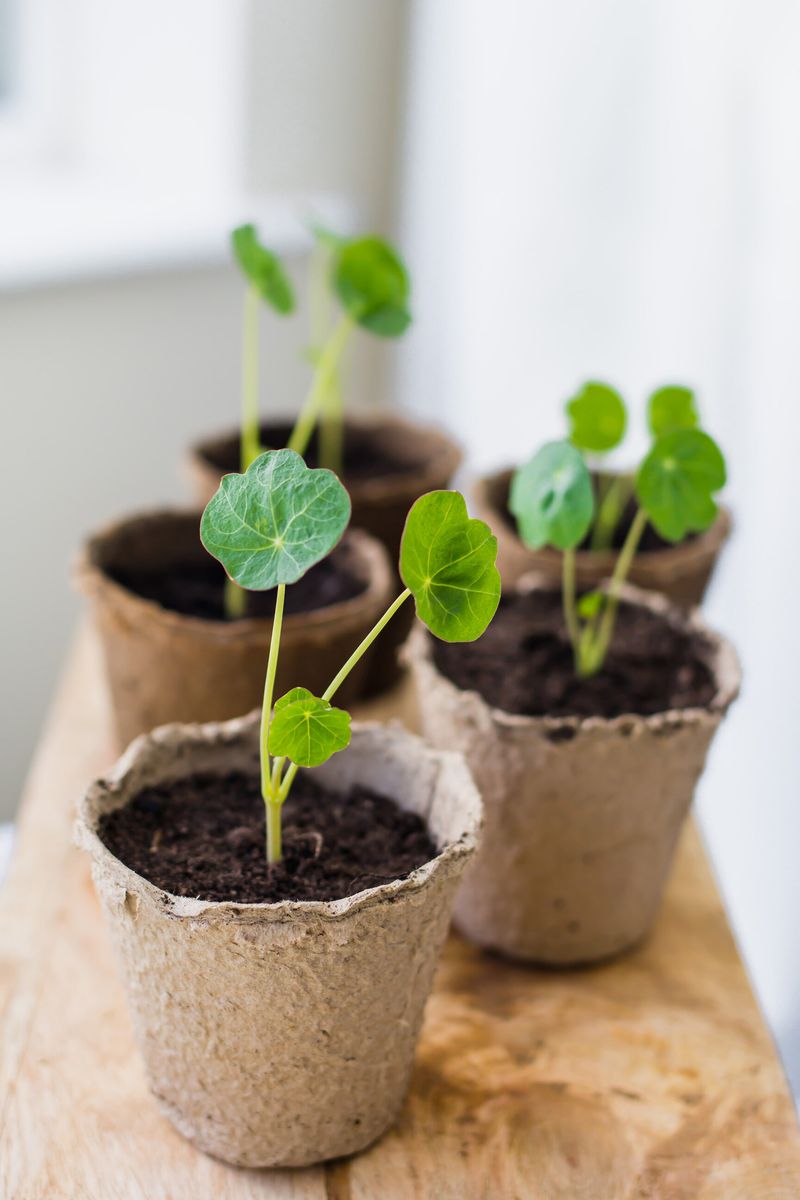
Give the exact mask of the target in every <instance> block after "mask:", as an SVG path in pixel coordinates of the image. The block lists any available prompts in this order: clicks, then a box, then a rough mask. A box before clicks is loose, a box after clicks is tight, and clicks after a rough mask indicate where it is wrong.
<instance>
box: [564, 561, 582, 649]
mask: <svg viewBox="0 0 800 1200" xmlns="http://www.w3.org/2000/svg"><path fill="white" fill-rule="evenodd" d="M561 579H562V582H561V601H562V604H563V606H564V622H565V624H566V626H567V633H568V634H569V640H570V642H571V643H572V653H573V655H574V657H575V666H576V668H577V666H578V661H579V650H580V640H581V627H580V623H579V621H578V613H577V610H576V608H575V548H574V546H571V547H570V548H569V550H565V551H564V552H563V554H562V555H561Z"/></svg>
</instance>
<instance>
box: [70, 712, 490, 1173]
mask: <svg viewBox="0 0 800 1200" xmlns="http://www.w3.org/2000/svg"><path fill="white" fill-rule="evenodd" d="M258 732H259V726H258V719H257V717H256V716H255V715H253V716H251V717H248V718H243V719H239V720H235V721H230V722H228V723H225V724H207V725H194V726H179V725H172V726H167V727H165V728H162V729H159V730H156V731H155V732H154V733H152V734H150V735H149V736H147V737H144V738H140V739H138V740H137V741H136V742H134V744H133V745H132V746H131V747H130V748H129V749H128V751H127V752H126V754H125V755H124V756H123V758H122V759H121V760H120V761H119V763H118V764H117V766H116V767H115V768H114V769H113V771H112V772H111V774H110V775H109V776H108V777H107V778H105V779H102V780H100V781H98V782H96V783H94V784H93V785H92V786H91V787H90V789H89V791H88V793H87V795H86V797H85V798H84V800H83V802H82V804H81V807H80V812H79V817H78V824H77V838H78V841H79V843H80V844H81V845H82V846H84V847H85V848H86V849H87V850H88V851H89V853H90V855H91V859H92V873H93V877H94V881H95V886H96V889H97V892H98V894H99V896H100V900H101V903H102V906H103V908H104V910H105V914H106V918H107V921H108V924H109V926H110V929H111V933H112V937H113V941H114V944H115V947H116V951H117V954H118V957H119V961H120V964H121V969H122V974H123V977H124V980H125V984H126V987H127V990H128V997H129V1003H130V1008H131V1012H132V1015H133V1024H134V1030H135V1034H136V1038H137V1041H138V1044H139V1046H140V1048H141V1051H142V1054H143V1057H144V1060H145V1064H146V1068H147V1074H148V1078H149V1082H150V1086H151V1088H152V1090H153V1092H154V1094H155V1096H156V1098H157V1100H158V1102H159V1104H160V1106H161V1108H162V1109H163V1110H164V1112H165V1113H166V1114H167V1116H168V1117H169V1118H170V1120H171V1121H172V1122H173V1123H174V1124H175V1125H176V1127H177V1128H178V1129H179V1130H180V1131H181V1133H183V1134H184V1135H185V1136H186V1137H188V1138H189V1139H190V1140H191V1141H193V1142H194V1143H195V1144H196V1145H197V1146H199V1147H200V1148H201V1149H202V1150H205V1151H206V1152H207V1153H210V1154H213V1155H215V1156H216V1157H218V1158H222V1159H225V1160H226V1161H228V1162H232V1163H236V1164H239V1165H242V1166H251V1167H262V1166H302V1165H306V1164H310V1163H314V1162H319V1161H321V1160H323V1159H327V1158H332V1157H338V1156H340V1155H344V1154H351V1153H353V1152H354V1151H357V1150H361V1149H363V1148H364V1147H365V1146H367V1145H369V1144H370V1143H371V1142H373V1141H374V1140H375V1139H376V1138H377V1137H379V1136H380V1135H381V1134H382V1133H383V1132H384V1131H385V1130H386V1129H387V1128H388V1127H389V1126H390V1125H391V1124H392V1122H393V1121H394V1120H395V1118H396V1117H397V1114H398V1112H399V1109H400V1107H401V1105H402V1102H403V1097H404V1095H405V1092H406V1088H407V1085H408V1081H409V1077H410V1073H411V1067H412V1060H413V1055H414V1046H415V1043H416V1040H417V1035H418V1032H419V1028H420V1024H421V1021H422V1015H423V1009H424V1006H425V1001H426V999H427V996H428V993H429V991H430V987H431V982H432V979H433V974H434V969H435V966H436V961H437V958H438V955H439V951H440V949H441V946H442V943H443V941H444V938H445V935H446V932H447V926H448V922H449V918H450V910H451V904H452V898H453V895H454V893H455V890H456V887H457V884H458V882H459V879H460V877H461V874H462V871H463V869H464V867H465V865H466V863H467V861H468V860H469V858H470V857H471V856H472V854H473V852H474V849H475V845H476V839H477V835H478V829H479V825H480V814H481V806H480V800H479V797H478V794H477V791H476V789H475V786H474V784H473V782H472V780H471V778H470V775H469V772H468V770H467V768H466V766H465V764H464V761H463V759H461V758H460V757H459V756H457V755H454V754H449V753H442V752H438V751H435V750H432V749H430V748H429V747H428V746H426V745H425V744H424V743H423V742H422V741H421V740H420V739H419V738H416V737H414V736H413V735H411V734H409V733H407V732H406V731H404V730H403V729H401V728H400V727H399V726H389V727H385V726H379V725H374V724H366V725H360V726H359V725H354V726H353V739H352V743H351V745H350V747H349V748H348V750H347V751H345V752H344V753H342V754H339V755H336V756H334V757H333V758H331V759H330V760H329V761H328V762H327V763H325V765H324V766H322V767H319V768H317V770H316V771H315V772H314V774H315V777H318V778H319V779H320V780H321V781H324V782H325V784H326V785H327V786H330V787H332V788H334V789H336V790H341V791H344V790H346V789H348V788H349V787H351V786H354V785H364V786H367V787H370V788H373V789H374V790H376V791H380V792H381V793H382V794H383V795H387V796H390V797H391V798H392V799H394V800H395V802H396V803H397V804H399V805H400V806H401V807H403V808H404V809H407V810H412V811H414V812H416V813H417V814H419V815H420V816H421V817H422V818H423V819H424V820H425V822H426V825H427V827H428V830H429V833H430V836H431V838H432V840H433V842H434V844H435V845H436V846H437V848H438V854H437V856H436V857H435V858H433V859H432V860H431V861H430V862H428V863H426V864H425V865H424V866H422V867H420V868H419V869H418V870H416V871H414V872H413V873H412V874H411V875H409V876H408V877H407V878H405V879H403V880H395V881H394V882H392V883H388V884H385V885H383V886H381V887H375V888H369V889H367V890H365V891H362V892H359V893H357V894H356V895H354V896H350V897H348V898H347V899H344V900H337V901H331V902H324V903H323V902H319V901H302V902H294V901H284V902H282V903H276V904H232V903H211V902H203V901H200V900H193V899H182V898H178V897H176V896H173V895H170V894H169V893H167V892H165V891H162V890H161V889H160V888H157V887H155V886H153V885H152V884H150V883H148V881H147V880H146V879H144V878H142V877H141V876H140V875H138V874H136V873H134V872H133V871H131V870H129V869H128V868H127V867H126V866H125V865H124V864H123V863H122V862H120V861H119V860H118V859H117V858H115V857H114V856H113V855H112V854H111V853H110V851H109V850H108V849H107V848H106V846H105V845H104V844H103V842H102V840H101V838H100V837H99V836H98V827H99V823H100V820H101V818H102V816H103V815H104V814H105V813H108V812H110V811H112V810H114V809H116V808H119V807H121V806H124V805H125V804H126V803H128V802H129V801H130V800H131V799H132V798H133V797H134V796H135V795H136V794H137V793H139V792H140V791H141V790H142V789H143V788H146V787H149V786H154V785H155V786H163V785H166V784H168V783H169V782H170V781H171V780H174V779H176V778H179V777H183V776H186V775H191V774H193V773H198V772H202V773H211V774H215V773H222V774H224V773H227V772H230V771H242V770H244V771H248V772H250V771H252V772H254V773H255V772H257V771H258V764H259V747H258Z"/></svg>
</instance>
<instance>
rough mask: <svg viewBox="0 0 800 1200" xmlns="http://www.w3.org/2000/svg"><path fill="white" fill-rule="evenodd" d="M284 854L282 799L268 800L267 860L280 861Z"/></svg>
mask: <svg viewBox="0 0 800 1200" xmlns="http://www.w3.org/2000/svg"><path fill="white" fill-rule="evenodd" d="M282 854H283V845H282V839H281V804H280V801H276V800H269V801H267V862H271V863H278V862H280V861H281V856H282Z"/></svg>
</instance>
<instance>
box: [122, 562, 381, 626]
mask: <svg viewBox="0 0 800 1200" xmlns="http://www.w3.org/2000/svg"><path fill="white" fill-rule="evenodd" d="M107 573H108V575H109V576H110V577H111V578H112V579H114V580H115V581H116V582H117V583H119V584H121V586H122V587H124V588H127V589H128V591H131V592H134V593H135V594H136V595H137V596H142V597H143V599H145V600H153V601H154V602H155V603H156V604H160V605H161V607H162V608H167V609H169V610H170V611H171V612H178V613H183V615H184V616H187V617H202V618H203V619H205V620H209V621H225V620H228V619H230V618H228V617H227V616H226V613H225V572H224V571H223V569H222V567H221V566H220V564H219V563H218V562H216V561H215V559H213V558H211V557H210V556H209V558H208V561H207V562H205V561H199V562H193V563H174V564H172V565H170V566H169V567H162V568H158V569H144V568H131V569H122V568H113V569H108V571H107ZM363 591H364V584H363V583H361V582H359V580H358V579H356V578H355V576H354V575H353V574H352V572H350V571H348V570H347V569H346V568H345V566H344V565H343V564H342V563H341V562H339V561H337V556H336V552H335V551H334V553H333V554H332V555H331V556H330V557H329V558H325V559H323V560H322V562H320V563H317V564H316V566H313V567H312V568H311V570H310V571H308V572H307V573H306V574H305V575H304V576H303V577H302V579H298V581H297V583H293V584H292V586H291V587H287V589H286V601H285V610H284V611H285V612H286V613H287V615H289V614H292V613H308V612H313V611H314V610H316V609H320V608H328V607H329V606H330V605H331V604H339V603H341V602H342V601H344V600H352V599H353V597H355V596H358V595H359V594H360V593H361V592H363ZM275 596H276V592H275V589H274V588H273V589H272V590H271V591H268V592H247V593H246V597H245V611H244V613H243V614H242V615H243V616H245V617H271V616H272V614H273V613H274V611H275ZM234 619H237V618H234Z"/></svg>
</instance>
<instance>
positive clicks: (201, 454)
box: [188, 411, 462, 693]
mask: <svg viewBox="0 0 800 1200" xmlns="http://www.w3.org/2000/svg"><path fill="white" fill-rule="evenodd" d="M291 430H292V425H291V423H290V422H289V421H287V420H284V421H280V420H279V421H274V422H271V421H267V422H265V424H264V425H263V426H262V429H261V440H262V444H263V445H266V446H273V447H276V448H277V447H281V446H284V445H285V444H286V442H287V440H288V438H289V435H290V433H291ZM316 456H317V446H316V438H314V439H313V440H312V443H311V445H310V447H309V452H308V454H307V455H306V456H305V457H306V461H307V462H308V463H309V465H315V463H316ZM353 456H355V457H357V458H358V459H359V460H360V470H359V472H358V473H357V474H353V473H351V474H349V475H348V473H347V460H348V457H350V459H351V461H352V459H353ZM461 457H462V455H461V450H460V449H459V447H458V446H457V445H456V444H455V443H454V442H453V441H451V440H450V438H449V437H448V436H447V435H446V434H445V433H443V432H442V431H441V430H439V429H436V428H434V427H433V426H430V425H423V424H420V423H419V422H417V421H412V420H409V419H408V418H407V417H401V416H398V415H397V414H395V413H387V412H378V411H376V412H366V413H358V414H352V413H351V414H348V415H347V416H346V417H345V477H344V480H343V482H344V483H345V485H346V487H347V490H348V492H349V493H350V499H351V501H352V505H353V515H352V519H351V526H352V527H354V528H357V529H365V530H366V531H367V533H370V534H372V536H373V537H375V538H377V539H378V541H380V542H382V543H383V545H384V546H385V547H386V549H387V551H388V553H389V558H390V560H391V563H392V566H393V567H394V568H396V565H397V556H398V554H399V552H400V539H401V537H402V534H403V526H404V525H405V520H406V516H407V515H408V510H409V509H410V508H411V505H412V504H413V503H414V501H415V500H416V499H417V498H418V497H419V496H422V495H424V493H425V492H429V491H434V490H436V489H437V488H444V487H447V486H448V484H449V483H450V481H451V479H452V477H453V475H454V474H455V472H456V470H457V468H458V466H459V464H460V462H461ZM387 460H388V461H389V462H391V463H393V464H394V469H393V470H390V471H385V472H384V473H381V472H380V466H379V464H380V462H381V461H387ZM373 461H374V462H375V463H376V470H375V473H368V470H366V469H365V464H366V465H367V467H368V466H369V464H371V463H372V462H373ZM238 469H239V432H238V430H232V431H230V432H229V433H226V434H223V435H220V436H218V437H213V438H207V439H205V440H203V441H201V442H198V443H197V444H196V445H195V446H193V447H192V449H191V450H190V452H189V458H188V473H189V478H190V482H191V484H192V489H193V492H194V495H195V498H196V499H197V500H198V501H199V502H200V503H201V504H206V503H207V502H208V501H209V500H210V499H211V497H212V496H213V495H214V492H215V491H216V490H217V487H218V485H219V481H220V478H221V476H222V475H223V474H224V473H225V472H226V471H236V470H238ZM412 623H413V612H412V611H411V609H410V608H409V609H408V610H407V611H403V612H402V613H401V614H400V615H399V616H398V618H397V620H396V621H393V622H392V624H391V626H390V627H389V629H388V630H387V631H386V634H385V636H384V637H382V638H381V639H380V641H379V643H378V646H377V649H376V653H375V654H374V656H373V659H372V662H371V664H370V665H369V670H368V683H367V687H366V690H367V691H368V692H370V693H374V692H379V691H382V690H384V689H385V688H386V687H387V686H389V685H390V684H391V683H392V682H393V681H394V680H395V679H396V678H397V674H398V668H397V651H398V649H399V647H400V646H401V645H402V643H403V642H404V641H405V639H406V637H407V636H408V632H409V630H410V629H411V625H412Z"/></svg>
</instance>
